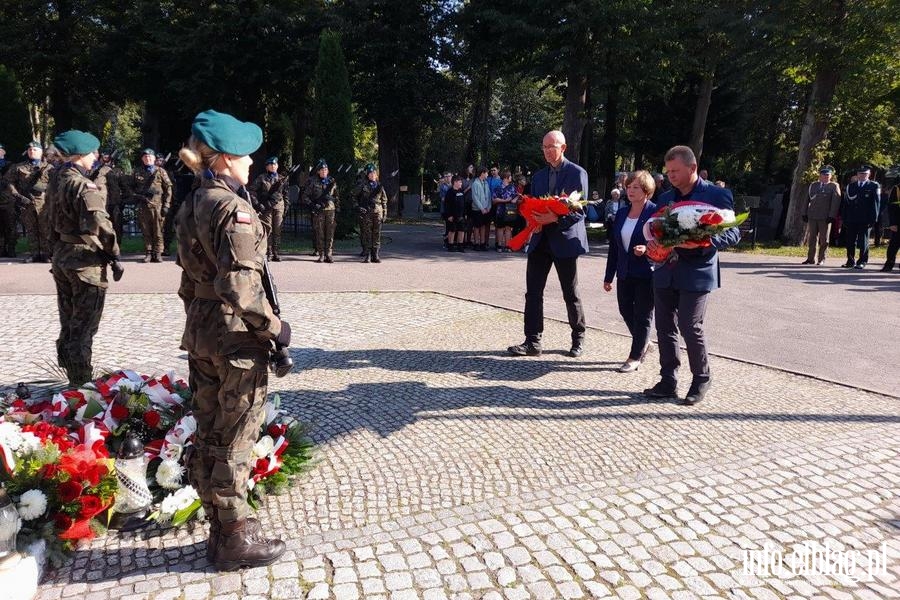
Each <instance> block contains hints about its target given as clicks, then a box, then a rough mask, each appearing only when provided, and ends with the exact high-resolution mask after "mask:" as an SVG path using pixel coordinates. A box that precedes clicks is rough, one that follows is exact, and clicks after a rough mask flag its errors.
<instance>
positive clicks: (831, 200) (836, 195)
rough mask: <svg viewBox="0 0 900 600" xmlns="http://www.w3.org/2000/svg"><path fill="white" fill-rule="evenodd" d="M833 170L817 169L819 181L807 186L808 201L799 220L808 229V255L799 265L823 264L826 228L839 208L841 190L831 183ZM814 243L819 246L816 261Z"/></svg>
mask: <svg viewBox="0 0 900 600" xmlns="http://www.w3.org/2000/svg"><path fill="white" fill-rule="evenodd" d="M833 174H834V168H833V167H830V166H826V167H822V168H821V169H819V181H816V182H814V183H811V184H809V194H808V196H809V201H808V202H805V203H804V204H803V210H802V211H801V213H800V214H801V218H802V219H803V222H804V223H806V224H807V227H808V229H809V233H808V235H809V253H808V254H807V255H806V260H805V261H803V262H802V263H801V264H804V265H815V264H819V265H821V264H822V263H824V262H825V252H826V250H828V227H829V226H830V225H831V224H832V223H834V219H835V217H837V214H838V210H840V208H841V188H840V186H839V185H838V184H837V182H834V181H831V176H832V175H833ZM816 242H818V244H819V255H818V260H817V259H816Z"/></svg>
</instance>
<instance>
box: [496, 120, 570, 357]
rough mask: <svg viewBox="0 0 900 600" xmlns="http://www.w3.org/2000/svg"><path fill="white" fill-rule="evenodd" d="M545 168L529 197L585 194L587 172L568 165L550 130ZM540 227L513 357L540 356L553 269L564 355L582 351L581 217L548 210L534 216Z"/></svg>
mask: <svg viewBox="0 0 900 600" xmlns="http://www.w3.org/2000/svg"><path fill="white" fill-rule="evenodd" d="M542 150H543V152H544V159H545V160H546V161H547V165H548V166H547V167H545V168H544V169H541V170H540V171H538V172H537V173H535V174H534V178H533V179H532V181H531V195H532V196H537V197H541V196H562V195H567V194H570V193H572V192H576V191H577V192H581V193H582V194H583V195H584V196H585V197H586V196H587V193H588V178H587V172H585V170H584V169H582V168H581V167H579V166H578V165H576V164H575V163H573V162H570V161H568V160H566V157H565V156H564V154H565V151H566V138H565V136H563V134H562V132H561V131H550V132H549V133H547V135H545V136H544V141H543V145H542ZM534 220H535V221H536V222H537V224H538V225H539V228H538V229H536V230H535V231H534V233H533V235H532V237H531V240H530V241H529V242H528V246H527V248H526V250H525V251H526V253H527V254H528V265H527V267H526V275H525V286H526V292H525V341H524V342H522V343H521V344H518V345H516V346H510V347H509V348H508V350H509V353H510V354H512V355H515V356H540V354H541V336H542V334H543V332H544V287H545V286H546V285H547V276H548V275H549V274H550V267H551V266H555V267H556V274H557V275H558V276H559V283H560V286H562V293H563V299H564V300H565V302H566V310H567V312H568V315H569V326H570V327H571V328H572V347H571V349H570V350H569V352H568V356H570V357H572V358H577V357H579V356H581V354H582V353H583V352H584V330H585V324H584V310H583V309H582V307H581V299H580V298H579V296H578V265H577V260H578V257H579V256H581V255H582V254H585V253H587V251H588V241H587V231H586V230H585V227H584V213H583V212H581V211H575V212H569V213H567V214H564V215H558V214H556V213H554V212H552V211H550V210H547V211H546V212H538V213H535V214H534Z"/></svg>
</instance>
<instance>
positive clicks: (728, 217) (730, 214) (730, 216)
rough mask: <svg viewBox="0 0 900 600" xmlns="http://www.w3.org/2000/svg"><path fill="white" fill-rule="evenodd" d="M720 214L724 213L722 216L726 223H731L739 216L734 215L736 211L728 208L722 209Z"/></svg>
mask: <svg viewBox="0 0 900 600" xmlns="http://www.w3.org/2000/svg"><path fill="white" fill-rule="evenodd" d="M719 214H720V215H722V218H723V219H724V220H725V222H726V223H731V222H733V221H734V220H735V219H737V217H736V216H735V215H734V211H733V210H728V209H727V208H724V209H722V210H720V211H719Z"/></svg>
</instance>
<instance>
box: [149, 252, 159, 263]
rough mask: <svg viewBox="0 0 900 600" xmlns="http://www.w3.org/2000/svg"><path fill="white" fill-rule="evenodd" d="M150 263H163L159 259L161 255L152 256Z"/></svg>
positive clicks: (154, 254)
mask: <svg viewBox="0 0 900 600" xmlns="http://www.w3.org/2000/svg"><path fill="white" fill-rule="evenodd" d="M150 262H155V263H158V262H162V259H161V258H160V257H159V254H157V253H156V252H154V253H153V254H151V255H150Z"/></svg>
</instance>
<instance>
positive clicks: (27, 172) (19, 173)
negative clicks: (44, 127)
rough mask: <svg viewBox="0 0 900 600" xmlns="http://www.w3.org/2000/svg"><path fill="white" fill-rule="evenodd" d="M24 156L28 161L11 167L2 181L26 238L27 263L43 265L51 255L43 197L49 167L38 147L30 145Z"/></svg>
mask: <svg viewBox="0 0 900 600" xmlns="http://www.w3.org/2000/svg"><path fill="white" fill-rule="evenodd" d="M25 153H26V155H27V157H28V160H26V161H24V162H20V163H19V164H17V165H13V166H12V167H10V168H9V169H8V170H7V171H6V175H5V176H4V177H3V182H4V187H5V193H6V194H8V195H9V197H10V198H12V200H13V201H14V203H15V207H16V209H17V210H18V211H19V218H20V219H21V221H22V224H23V225H24V226H25V233H26V235H27V236H28V249H29V250H30V251H31V257H30V258H29V259H27V260H26V262H43V263H45V262H49V261H50V254H51V252H52V249H51V248H50V239H49V234H50V225H49V223H48V221H47V211H46V210H45V194H46V192H47V185H48V184H49V181H50V168H51V166H50V164H49V163H48V162H47V161H45V160H44V150H43V148H42V147H41V145H40V143H38V142H31V143H29V144H28V148H27V150H26V151H25ZM13 247H14V246H13ZM8 253H9V252H8V249H7V254H8Z"/></svg>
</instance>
